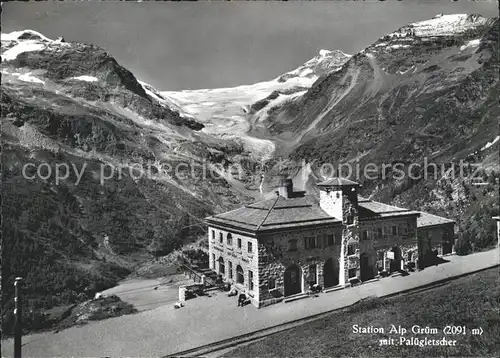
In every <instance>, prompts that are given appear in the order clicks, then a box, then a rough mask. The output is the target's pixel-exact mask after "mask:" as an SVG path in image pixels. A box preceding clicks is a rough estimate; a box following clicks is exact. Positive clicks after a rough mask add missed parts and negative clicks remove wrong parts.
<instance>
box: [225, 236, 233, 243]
mask: <svg viewBox="0 0 500 358" xmlns="http://www.w3.org/2000/svg"><path fill="white" fill-rule="evenodd" d="M226 240H227V244H228V245H232V244H233V236H232V235H231V234H227V239H226Z"/></svg>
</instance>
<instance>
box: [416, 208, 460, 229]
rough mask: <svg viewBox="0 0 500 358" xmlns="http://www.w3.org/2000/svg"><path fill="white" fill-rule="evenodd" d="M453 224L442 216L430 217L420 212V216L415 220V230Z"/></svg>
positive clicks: (430, 215)
mask: <svg viewBox="0 0 500 358" xmlns="http://www.w3.org/2000/svg"><path fill="white" fill-rule="evenodd" d="M454 223H455V221H454V220H451V219H447V218H444V217H442V216H437V215H432V214H429V213H426V212H423V211H421V212H420V216H419V217H418V218H417V228H419V227H429V226H436V225H446V224H454Z"/></svg>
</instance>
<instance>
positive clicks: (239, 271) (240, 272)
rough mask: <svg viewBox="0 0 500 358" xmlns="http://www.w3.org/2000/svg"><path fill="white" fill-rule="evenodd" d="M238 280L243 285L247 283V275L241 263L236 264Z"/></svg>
mask: <svg viewBox="0 0 500 358" xmlns="http://www.w3.org/2000/svg"><path fill="white" fill-rule="evenodd" d="M236 282H237V283H239V284H242V285H243V284H244V283H245V276H244V275H243V269H242V268H241V266H240V265H238V266H236Z"/></svg>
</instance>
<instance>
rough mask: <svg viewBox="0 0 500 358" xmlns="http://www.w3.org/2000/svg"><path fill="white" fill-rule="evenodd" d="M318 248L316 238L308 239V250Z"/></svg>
mask: <svg viewBox="0 0 500 358" xmlns="http://www.w3.org/2000/svg"><path fill="white" fill-rule="evenodd" d="M315 248H316V238H315V237H314V236H311V237H307V238H306V249H315Z"/></svg>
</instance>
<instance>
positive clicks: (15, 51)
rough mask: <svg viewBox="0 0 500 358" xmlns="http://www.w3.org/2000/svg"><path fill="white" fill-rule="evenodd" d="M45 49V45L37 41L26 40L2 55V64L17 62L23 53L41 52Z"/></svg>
mask: <svg viewBox="0 0 500 358" xmlns="http://www.w3.org/2000/svg"><path fill="white" fill-rule="evenodd" d="M44 48H45V45H44V44H42V43H40V42H39V41H37V40H25V41H23V42H19V43H18V44H17V45H15V46H13V47H11V48H10V49H8V50H7V51H5V52H4V53H3V54H2V62H4V61H12V60H15V59H16V58H17V56H18V55H20V54H21V53H23V52H30V51H40V50H43V49H44Z"/></svg>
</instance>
